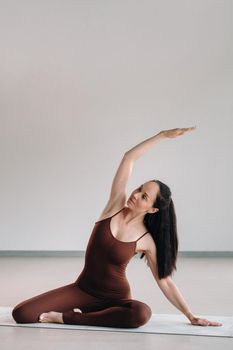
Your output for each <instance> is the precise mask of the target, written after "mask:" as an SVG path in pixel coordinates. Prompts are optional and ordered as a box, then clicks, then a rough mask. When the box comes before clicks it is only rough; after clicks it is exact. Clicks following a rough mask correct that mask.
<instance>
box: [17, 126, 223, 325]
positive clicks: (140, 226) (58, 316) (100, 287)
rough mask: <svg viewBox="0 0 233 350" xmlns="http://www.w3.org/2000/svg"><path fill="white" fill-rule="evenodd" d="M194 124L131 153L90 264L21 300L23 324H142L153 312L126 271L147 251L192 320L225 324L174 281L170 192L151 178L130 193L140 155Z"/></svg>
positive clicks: (94, 240)
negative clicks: (200, 309)
mask: <svg viewBox="0 0 233 350" xmlns="http://www.w3.org/2000/svg"><path fill="white" fill-rule="evenodd" d="M195 128H196V127H190V128H176V129H171V130H163V131H161V132H159V133H158V134H156V135H155V136H152V137H150V138H148V139H146V140H145V141H143V142H141V143H140V144H138V145H136V146H135V147H133V148H132V149H130V150H129V151H127V152H126V153H125V154H124V156H123V158H122V160H121V162H120V165H119V167H118V169H117V172H116V174H115V177H114V179H113V183H112V187H111V192H110V196H109V200H108V202H107V204H106V207H105V208H104V210H103V212H102V213H101V216H100V218H99V220H98V221H96V222H95V225H94V227H93V230H92V233H91V236H90V238H89V241H88V245H87V249H86V253H85V264H84V267H83V270H82V272H81V273H80V275H79V276H78V278H77V280H76V281H75V282H73V283H71V284H68V285H66V286H63V287H60V288H56V289H53V290H50V291H48V292H45V293H43V294H40V295H37V296H35V297H32V298H30V299H27V300H25V301H22V302H21V303H19V304H18V305H16V306H15V307H14V309H13V311H12V316H13V318H14V320H15V321H16V322H17V323H35V322H53V323H65V324H74V325H89V326H105V327H120V328H136V327H140V326H142V325H144V324H146V323H147V322H148V321H149V319H150V318H151V315H152V311H151V309H150V307H149V306H148V305H147V304H145V303H143V302H142V301H139V300H135V299H133V298H132V295H131V290H130V285H129V283H128V280H127V278H126V275H125V270H126V267H127V264H128V263H129V261H130V260H131V258H132V257H133V256H134V255H135V254H137V253H141V256H140V258H143V257H144V256H145V259H146V262H147V265H148V267H149V268H150V269H151V272H152V274H153V277H154V279H155V281H156V282H157V284H158V285H159V287H160V289H161V290H162V291H163V293H164V294H165V296H166V297H167V298H168V300H169V301H170V302H171V303H172V304H173V305H174V306H176V307H177V308H178V309H179V310H180V311H181V312H183V313H184V314H185V316H187V318H188V319H189V320H190V322H191V323H192V324H193V325H201V326H207V325H210V326H219V325H221V323H218V322H213V321H209V320H207V319H202V318H198V317H195V316H194V315H193V314H192V312H191V311H190V309H189V308H188V306H187V304H186V303H185V301H184V299H183V297H182V295H181V293H180V292H179V290H178V288H177V286H176V285H175V283H174V282H173V280H172V279H171V274H172V273H173V271H174V269H176V259H177V251H178V237H177V230H176V214H175V209H174V204H173V201H172V199H171V191H170V189H169V187H168V186H167V185H165V184H164V183H163V182H161V181H159V180H150V181H147V182H145V183H143V184H142V185H141V186H140V187H138V188H137V189H135V190H134V191H133V192H132V194H131V195H130V197H129V198H128V199H127V195H126V186H127V183H128V179H129V177H130V175H131V172H132V169H133V165H134V162H135V160H137V159H138V158H139V157H140V156H142V155H143V154H144V153H145V152H146V151H147V150H149V149H150V148H151V147H152V146H153V145H154V144H156V143H157V142H159V141H161V140H163V139H166V138H174V137H177V136H180V135H183V134H184V133H186V132H188V131H191V130H194V129H195Z"/></svg>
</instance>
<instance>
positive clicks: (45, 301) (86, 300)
mask: <svg viewBox="0 0 233 350" xmlns="http://www.w3.org/2000/svg"><path fill="white" fill-rule="evenodd" d="M96 303H99V299H98V298H96V297H94V296H92V295H89V294H87V293H86V292H84V291H83V290H82V289H80V288H79V287H78V286H77V285H76V284H75V283H71V284H68V285H66V286H63V287H60V288H56V289H53V290H50V291H48V292H45V293H42V294H39V295H37V296H35V297H33V298H30V299H27V300H25V301H22V302H21V303H19V304H17V305H16V306H15V307H14V309H13V310H12V316H13V318H14V320H15V321H16V322H17V323H35V322H39V316H40V315H41V314H42V313H44V312H49V311H57V312H65V311H68V310H69V311H71V310H73V309H74V308H80V309H81V311H82V310H83V309H85V307H86V308H88V307H89V308H90V307H91V306H92V305H93V306H94V305H95V304H96Z"/></svg>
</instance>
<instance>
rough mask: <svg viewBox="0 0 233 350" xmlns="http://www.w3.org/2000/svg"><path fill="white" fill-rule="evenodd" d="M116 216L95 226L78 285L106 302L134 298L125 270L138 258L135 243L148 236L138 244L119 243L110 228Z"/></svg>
mask: <svg viewBox="0 0 233 350" xmlns="http://www.w3.org/2000/svg"><path fill="white" fill-rule="evenodd" d="M123 209H124V208H122V209H121V210H123ZM121 210H119V211H118V212H117V213H116V214H118V213H119V212H120V211H121ZM116 214H114V215H112V216H110V217H109V218H106V219H103V220H100V221H96V222H95V225H94V228H93V230H92V233H91V236H90V238H89V241H88V244H87V249H86V253H85V264H84V268H83V270H82V272H81V274H80V275H79V277H78V279H77V280H76V281H75V283H76V284H77V285H78V286H79V287H80V288H81V289H82V290H84V291H86V292H87V293H89V294H91V295H93V296H95V297H98V298H103V299H124V298H126V299H128V298H131V290H130V285H129V282H128V280H127V278H126V274H125V270H126V267H127V265H128V263H129V261H130V260H131V258H132V257H133V256H134V255H135V254H137V253H136V252H135V249H136V242H137V241H138V240H139V239H140V238H142V237H143V236H144V235H145V234H146V233H147V232H148V231H146V232H145V233H144V234H143V235H142V236H141V237H139V238H138V239H137V240H136V241H131V242H123V241H120V240H119V239H117V238H115V237H114V236H113V234H112V232H111V228H110V222H111V218H112V217H113V216H115V215H116Z"/></svg>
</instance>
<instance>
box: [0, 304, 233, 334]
mask: <svg viewBox="0 0 233 350" xmlns="http://www.w3.org/2000/svg"><path fill="white" fill-rule="evenodd" d="M12 310H13V308H12V307H10V306H5V307H4V306H2V307H0V326H10V327H31V328H46V329H47V328H54V329H73V330H79V329H80V330H87V331H110V332H127V333H154V334H177V335H197V336H208V337H226V338H232V337H233V316H213V315H212V316H211V315H197V316H198V317H201V318H207V319H208V320H210V321H217V322H220V323H222V326H194V325H192V324H191V323H190V322H189V320H188V319H187V318H186V317H185V316H184V315H183V314H152V316H151V319H150V320H149V321H148V322H147V324H145V325H144V326H141V327H138V328H114V327H96V326H79V325H69V324H61V323H40V322H38V323H16V322H15V320H14V319H13V317H12V315H11V312H12ZM51 311H52V310H51ZM54 311H55V310H54Z"/></svg>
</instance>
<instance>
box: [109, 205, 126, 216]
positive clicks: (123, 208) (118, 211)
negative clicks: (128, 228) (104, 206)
mask: <svg viewBox="0 0 233 350" xmlns="http://www.w3.org/2000/svg"><path fill="white" fill-rule="evenodd" d="M123 209H124V207H123V208H121V210H119V211H118V212H117V213H115V214H113V215H112V216H110V218H112V217H113V216H115V215H116V214H118V213H120V211H122V210H123Z"/></svg>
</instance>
